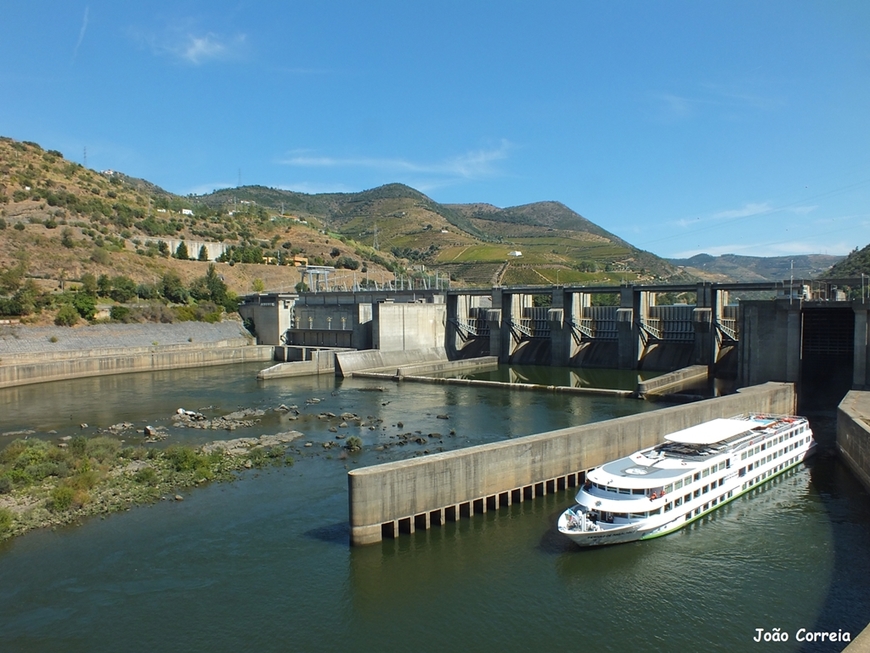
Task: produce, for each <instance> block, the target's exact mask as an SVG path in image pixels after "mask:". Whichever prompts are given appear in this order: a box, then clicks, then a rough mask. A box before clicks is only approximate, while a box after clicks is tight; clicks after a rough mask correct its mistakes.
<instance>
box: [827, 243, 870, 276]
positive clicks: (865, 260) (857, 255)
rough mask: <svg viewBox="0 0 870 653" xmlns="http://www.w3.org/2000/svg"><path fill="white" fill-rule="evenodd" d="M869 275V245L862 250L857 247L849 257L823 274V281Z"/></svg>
mask: <svg viewBox="0 0 870 653" xmlns="http://www.w3.org/2000/svg"><path fill="white" fill-rule="evenodd" d="M865 274H870V245H867V246H866V247H864V248H863V249H858V248H857V247H856V248H855V249H853V250H852V251H851V252H849V255H848V256H847V257H846V258H845V259H843V260H842V261H840V262H839V263H837V264H836V265H834V266H833V267H832V268H831V269H830V270H828V271H827V272H825V273H824V274H823V275H821V277H822V278H823V279H841V278H844V277H860V276H862V275H865Z"/></svg>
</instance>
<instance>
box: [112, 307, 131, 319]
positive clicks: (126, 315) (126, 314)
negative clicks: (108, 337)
mask: <svg viewBox="0 0 870 653" xmlns="http://www.w3.org/2000/svg"><path fill="white" fill-rule="evenodd" d="M109 317H110V318H111V319H112V321H113V322H127V321H129V320H130V309H129V308H127V307H126V306H112V308H110V309H109Z"/></svg>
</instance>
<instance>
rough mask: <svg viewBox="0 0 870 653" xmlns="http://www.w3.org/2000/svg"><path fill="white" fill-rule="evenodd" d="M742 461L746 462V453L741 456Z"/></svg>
mask: <svg viewBox="0 0 870 653" xmlns="http://www.w3.org/2000/svg"><path fill="white" fill-rule="evenodd" d="M740 460H746V452H745V451H744V452H743V453H742V454H740Z"/></svg>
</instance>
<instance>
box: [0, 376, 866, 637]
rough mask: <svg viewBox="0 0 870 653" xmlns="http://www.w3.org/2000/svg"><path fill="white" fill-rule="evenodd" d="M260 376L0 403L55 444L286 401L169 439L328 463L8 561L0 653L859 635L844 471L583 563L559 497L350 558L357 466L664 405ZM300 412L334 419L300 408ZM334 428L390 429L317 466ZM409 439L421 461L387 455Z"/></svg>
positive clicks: (853, 525)
mask: <svg viewBox="0 0 870 653" xmlns="http://www.w3.org/2000/svg"><path fill="white" fill-rule="evenodd" d="M256 369H257V368H256V366H239V367H235V368H210V369H205V370H196V371H176V372H163V373H155V374H136V375H123V376H116V377H106V378H102V379H87V380H82V381H77V382H61V383H54V384H46V385H43V386H33V387H24V388H19V389H13V390H3V391H0V432H7V431H12V430H19V429H22V428H31V429H34V430H36V431H37V432H38V433H37V434H44V433H45V432H46V431H48V430H51V429H55V430H57V431H58V436H59V435H63V434H64V433H77V432H79V428H78V424H79V423H81V422H87V423H88V424H89V425H91V427H94V426H100V427H106V426H109V425H111V424H115V423H117V422H121V421H125V420H126V421H131V422H134V423H136V425H137V426H139V427H140V428H141V426H143V425H144V424H146V423H152V424H157V425H160V424H166V425H168V424H169V423H170V422H169V417H170V416H171V414H172V413H173V412H174V411H175V409H176V408H177V407H179V406H183V407H185V408H188V409H197V410H200V409H205V410H206V411H207V412H208V411H213V412H215V413H222V412H228V411H229V410H234V409H236V408H238V407H262V408H270V407H274V406H277V405H278V404H281V403H285V404H288V405H290V404H296V405H299V407H300V409H302V410H303V416H302V418H301V419H299V420H298V421H295V422H292V423H290V422H287V421H286V419H285V418H282V417H279V416H278V415H277V414H276V413H272V414H271V416H270V417H269V418H267V419H264V421H263V422H262V423H261V424H259V425H258V426H257V427H255V428H254V429H250V430H249V431H247V432H246V431H245V430H243V429H240V430H237V431H235V432H233V433H222V432H215V431H208V432H204V431H192V430H188V431H176V430H171V433H172V435H171V437H170V439H169V441H168V442H171V441H182V440H183V441H188V442H198V441H205V440H208V439H213V438H216V437H238V436H240V435H255V434H260V433H272V432H277V431H279V430H283V429H285V428H287V427H288V426H292V427H295V428H298V429H299V430H301V431H303V432H305V433H306V435H307V439H308V440H310V441H312V442H314V443H315V446H313V447H311V448H307V449H306V448H302V447H300V448H299V451H298V453H297V454H296V458H297V462H296V465H295V466H293V467H290V468H280V469H270V470H266V471H262V472H257V471H252V472H248V473H246V474H244V475H243V476H241V477H240V479H239V480H238V481H236V482H234V483H230V484H215V485H211V486H208V487H204V488H200V489H197V490H195V491H193V492H191V493H190V494H188V495H187V496H186V498H185V501H183V502H174V501H165V502H161V503H158V504H155V505H152V506H146V507H140V508H135V509H133V510H131V511H129V512H126V513H123V514H119V515H114V516H110V517H108V518H106V519H104V520H100V519H92V520H88V521H86V522H85V523H84V524H82V525H79V526H76V527H70V528H64V529H60V530H57V531H44V532H36V533H32V534H30V535H27V536H25V537H22V538H19V539H16V540H14V541H12V542H8V543H6V544H4V545H2V546H0V650H2V651H122V650H123V651H208V652H209V653H218V652H221V651H333V650H346V651H371V650H383V651H405V650H409V649H410V650H419V651H443V650H471V651H529V650H536V649H538V650H568V651H586V650H588V651H618V652H623V651H681V650H735V651H741V650H771V651H774V650H775V651H792V650H799V644H798V643H796V642H795V641H794V634H795V633H796V632H797V630H798V629H799V628H802V627H803V628H808V629H814V630H837V629H843V630H848V631H850V632H851V633H852V634H853V635H856V634H857V633H858V632H859V631H860V630H861V629H862V628H863V627H864V625H866V623H867V622H868V621H870V500H868V496H867V495H866V493H864V492H863V491H862V490H861V488H860V487H859V486H858V485H857V483H856V482H855V481H854V480H853V479H852V477H851V476H849V475H848V474H847V473H846V472H845V471H844V470H843V469H842V468H841V466H840V465H839V464H838V463H837V462H836V460H835V459H833V458H828V457H824V456H819V457H817V460H816V461H815V462H814V463H813V465H812V466H810V467H803V468H801V469H799V470H797V471H795V472H793V473H790V474H788V475H786V476H785V477H783V478H780V479H777V480H775V481H773V482H771V483H770V484H768V485H767V486H764V487H762V488H761V489H760V490H758V491H757V492H756V494H755V496H753V497H745V498H741V499H739V500H737V501H735V502H733V503H731V504H729V505H727V506H726V507H725V508H723V509H722V510H720V511H718V513H717V514H715V515H714V516H712V517H708V518H706V519H705V520H702V521H701V522H698V523H696V524H694V525H693V526H691V527H690V528H688V529H686V530H684V531H682V532H679V533H677V534H674V535H671V536H668V537H665V538H661V539H658V540H652V541H649V542H642V543H635V544H627V545H620V546H616V547H610V548H604V549H596V550H590V551H581V550H579V549H577V548H575V547H574V545H572V544H571V543H570V542H568V541H567V540H566V539H564V538H561V537H560V536H559V535H558V534H557V533H555V532H554V523H555V519H556V516H557V515H558V513H559V512H560V511H561V510H563V509H564V508H565V507H566V506H567V505H568V504H569V503H570V501H571V496H570V494H569V493H562V494H558V495H550V496H547V497H543V498H541V499H538V500H536V501H533V502H525V503H522V504H518V505H515V506H512V507H510V508H503V509H501V510H499V511H494V512H490V513H487V514H486V515H482V516H477V517H475V518H473V519H470V520H462V521H460V522H458V523H456V524H448V525H447V526H445V527H443V528H439V529H434V530H431V531H427V532H419V533H416V534H415V535H413V536H403V537H401V538H399V539H397V540H389V541H385V542H384V543H383V544H381V545H374V546H370V547H364V548H355V549H351V548H349V547H348V545H347V539H348V528H347V496H346V477H345V474H346V470H347V468H348V467H351V466H353V465H365V464H371V463H375V462H378V461H379V460H393V459H396V458H401V457H407V456H412V455H419V454H420V453H421V452H422V451H423V450H424V449H427V450H430V451H434V450H436V449H437V448H438V447H443V448H445V449H447V448H455V447H458V446H467V445H468V444H473V443H479V442H484V441H492V440H496V439H500V438H506V437H516V436H519V435H525V434H528V433H532V432H537V431H541V430H547V429H551V428H561V427H564V426H568V425H570V424H576V423H579V422H586V421H592V420H600V419H606V418H608V417H613V416H618V415H623V414H629V413H632V412H636V411H638V410H648V409H653V408H655V406H653V405H650V404H645V403H643V402H637V401H633V400H617V399H613V398H598V397H594V398H591V397H564V396H555V395H552V394H549V393H530V392H517V393H505V392H502V391H494V390H489V389H472V388H465V387H453V386H435V385H432V386H427V385H423V384H403V385H384V386H383V389H382V391H381V390H379V389H378V386H379V384H378V383H376V382H368V381H363V380H358V381H353V380H350V381H345V382H341V381H336V380H334V379H331V378H330V379H316V378H307V379H300V380H285V381H275V382H270V383H269V384H267V385H258V384H257V383H256V381H254V380H253V372H254V371H255V370H256ZM310 398H319V399H321V400H322V401H321V402H320V403H317V404H314V405H311V406H308V407H306V400H307V399H310ZM210 406H212V407H214V408H208V407H210ZM323 411H330V412H333V413H336V414H339V413H341V412H344V411H349V412H355V413H357V414H359V415H362V416H369V415H370V416H372V418H375V419H383V420H384V421H383V422H382V423H379V424H378V427H377V429H376V430H374V431H370V430H368V429H363V430H362V431H361V432H360V435H362V437H363V439H364V441H365V443H366V450H365V451H364V452H363V453H362V454H360V455H359V456H351V457H350V458H347V459H342V458H341V457H340V456H339V455H338V454H336V453H335V451H336V450H332V451H331V452H324V451H323V449H322V447H320V446H319V443H320V442H323V441H325V440H327V439H331V438H334V437H335V436H334V434H333V433H330V432H329V431H328V430H327V428H328V426H329V424H328V423H327V422H326V421H323V420H319V419H317V417H316V415H317V413H319V412H323ZM443 414H447V415H449V416H450V419H449V420H441V419H438V418H437V415H443ZM398 421H403V422H404V427H403V428H402V429H399V428H398V427H397V426H395V425H396V424H397V422H398ZM820 427H821V428H823V429H824V428H827V429H830V427H831V423H830V422H825V423H820V424H819V425H818V426H817V427H816V428H820ZM451 428H453V429H455V431H456V434H455V435H453V436H451V435H449V430H450V429H451ZM407 431H412V432H413V431H420V432H421V434H423V435H425V436H426V437H427V440H428V441H427V443H426V444H423V445H417V444H413V445H407V446H404V447H400V446H391V447H388V448H387V449H385V450H382V451H377V450H375V448H376V447H378V446H381V445H390V444H392V443H394V442H396V441H397V440H396V438H395V437H394V436H395V435H396V434H398V433H400V432H407ZM435 434H438V435H435ZM46 437H57V436H46ZM0 438H3V439H4V440H8V439H10V438H11V436H0ZM129 441H131V442H134V441H135V440H134V439H132V438H131V439H130V440H129ZM0 443H2V440H0ZM330 454H331V455H330ZM757 627H763V628H767V629H772V628H775V627H779V628H781V629H783V630H784V631H786V632H789V633H790V634H791V639H790V642H789V643H788V644H772V643H769V644H764V643H761V644H756V643H755V642H753V641H752V638H753V637H754V636H755V628H757ZM842 648H843V645H842V644H836V645H833V646H830V645H828V646H821V645H815V646H809V647H806V649H805V650H841V649H842Z"/></svg>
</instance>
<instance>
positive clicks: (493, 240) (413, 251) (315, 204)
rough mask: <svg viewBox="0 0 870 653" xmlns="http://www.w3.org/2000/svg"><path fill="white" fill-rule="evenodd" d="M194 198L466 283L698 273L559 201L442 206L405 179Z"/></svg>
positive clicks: (650, 277) (586, 281)
mask: <svg viewBox="0 0 870 653" xmlns="http://www.w3.org/2000/svg"><path fill="white" fill-rule="evenodd" d="M194 199H195V201H196V202H201V203H203V204H205V205H208V206H210V207H213V208H217V207H220V206H224V207H226V206H230V205H234V204H235V205H241V204H243V203H256V204H257V205H258V206H261V207H264V208H266V209H268V210H271V211H279V212H280V211H284V212H285V213H286V212H288V211H289V212H292V213H293V214H294V215H296V216H298V217H304V218H305V219H307V220H309V221H311V222H313V223H314V224H318V225H321V227H322V228H324V230H326V231H328V232H331V233H335V234H337V235H340V236H342V237H344V238H348V239H351V240H353V241H354V242H356V243H360V244H361V245H364V246H367V247H371V248H377V249H379V250H380V251H383V252H389V253H390V254H392V255H393V256H396V257H398V258H400V259H402V260H405V261H406V262H407V264H408V265H410V266H411V267H414V268H419V267H420V266H426V268H427V269H429V270H430V271H441V272H443V273H444V274H445V276H450V277H451V278H453V279H455V280H457V281H460V282H462V281H465V282H469V283H473V284H481V285H486V284H490V283H493V284H505V285H510V284H531V285H547V284H553V283H562V284H571V283H577V284H595V283H598V284H602V283H607V284H611V283H620V282H623V281H639V282H644V281H653V280H658V281H665V280H674V281H677V280H683V281H685V280H689V279H691V278H694V277H692V276H691V274H689V273H687V272H685V271H683V270H679V269H678V268H676V267H675V266H673V265H671V264H669V263H668V262H667V261H665V260H663V259H661V258H659V257H657V256H655V255H653V254H650V253H649V252H644V251H642V250H639V249H637V248H635V247H634V246H632V245H631V244H630V243H628V242H626V241H624V240H623V239H621V238H619V237H618V236H616V235H614V234H612V233H610V232H608V231H606V230H605V229H602V228H601V227H599V226H598V225H596V224H594V223H593V222H591V221H589V220H587V219H586V218H584V217H583V216H581V215H580V214H578V213H576V212H574V211H572V210H571V209H570V208H568V207H567V206H565V205H564V204H561V203H559V202H552V201H547V202H536V203H533V204H525V205H522V206H515V207H508V208H499V207H496V206H493V205H492V204H486V203H475V204H440V203H438V202H436V201H434V200H432V199H431V198H429V197H427V196H426V195H424V194H423V193H421V192H420V191H418V190H415V189H413V188H411V187H409V186H405V185H404V184H387V185H385V186H380V187H378V188H373V189H370V190H366V191H362V192H358V193H323V194H317V195H307V194H304V193H297V192H293V191H284V190H279V189H274V188H266V187H263V186H245V187H241V188H234V189H225V190H220V191H216V192H214V193H211V194H209V195H204V196H200V197H196V198H194ZM517 252H519V253H520V255H517Z"/></svg>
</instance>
